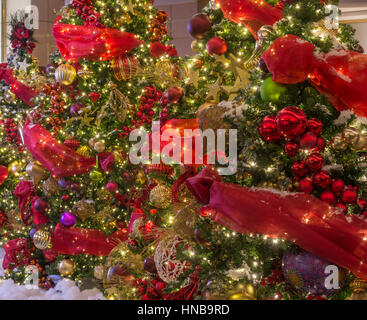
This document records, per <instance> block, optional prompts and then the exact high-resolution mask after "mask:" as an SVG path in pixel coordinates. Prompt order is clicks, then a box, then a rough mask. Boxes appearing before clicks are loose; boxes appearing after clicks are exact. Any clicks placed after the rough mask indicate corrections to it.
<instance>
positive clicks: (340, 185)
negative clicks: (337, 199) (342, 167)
mask: <svg viewBox="0 0 367 320" xmlns="http://www.w3.org/2000/svg"><path fill="white" fill-rule="evenodd" d="M344 187H345V185H344V181H343V180H342V179H337V180H334V181H333V182H332V184H331V191H333V192H334V193H339V192H342V191H343V190H344Z"/></svg>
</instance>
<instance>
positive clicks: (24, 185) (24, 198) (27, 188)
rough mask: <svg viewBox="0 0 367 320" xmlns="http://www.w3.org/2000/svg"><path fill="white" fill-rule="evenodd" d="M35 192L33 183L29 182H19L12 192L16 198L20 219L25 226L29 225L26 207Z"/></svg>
mask: <svg viewBox="0 0 367 320" xmlns="http://www.w3.org/2000/svg"><path fill="white" fill-rule="evenodd" d="M34 192H35V189H34V186H33V183H32V182H31V181H26V180H21V181H19V183H18V185H17V187H16V188H15V190H14V195H15V196H16V197H17V198H18V205H19V208H20V213H21V219H22V222H23V223H24V224H25V225H29V224H30V223H31V222H30V218H31V217H30V216H26V207H27V205H28V204H30V203H31V199H32V196H33V194H34Z"/></svg>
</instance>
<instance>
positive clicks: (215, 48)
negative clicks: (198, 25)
mask: <svg viewBox="0 0 367 320" xmlns="http://www.w3.org/2000/svg"><path fill="white" fill-rule="evenodd" d="M206 51H207V52H208V54H209V55H211V56H212V55H213V54H216V55H218V56H221V55H223V54H225V53H226V52H227V43H226V41H225V40H224V39H222V38H220V37H214V38H211V39H210V40H209V41H208V42H207V44H206Z"/></svg>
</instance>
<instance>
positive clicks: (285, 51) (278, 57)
mask: <svg viewBox="0 0 367 320" xmlns="http://www.w3.org/2000/svg"><path fill="white" fill-rule="evenodd" d="M314 49H315V46H314V45H313V44H311V43H309V42H307V41H304V40H302V39H301V38H299V37H297V36H295V35H287V36H283V37H280V38H278V39H277V40H275V41H274V43H273V44H272V46H271V47H270V48H269V49H268V50H267V51H266V52H265V53H264V54H263V56H262V57H263V58H264V60H265V62H266V65H267V67H268V69H269V71H270V72H271V73H272V75H273V80H274V81H277V82H280V83H287V84H295V83H299V82H303V81H305V80H307V79H309V80H310V81H311V84H312V85H313V86H314V87H315V88H316V89H317V90H318V91H319V92H320V93H323V94H325V95H327V97H328V98H329V100H330V102H331V103H332V104H333V105H334V107H335V108H336V109H337V110H339V111H342V110H346V109H347V110H351V111H353V112H354V113H355V114H356V115H359V116H363V117H367V90H366V87H367V54H361V53H358V52H354V51H348V50H334V51H331V52H329V53H314Z"/></svg>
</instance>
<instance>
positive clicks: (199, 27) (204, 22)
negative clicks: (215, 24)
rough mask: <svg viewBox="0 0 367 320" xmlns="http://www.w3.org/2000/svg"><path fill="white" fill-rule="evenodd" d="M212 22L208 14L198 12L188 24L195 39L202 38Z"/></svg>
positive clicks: (188, 28)
mask: <svg viewBox="0 0 367 320" xmlns="http://www.w3.org/2000/svg"><path fill="white" fill-rule="evenodd" d="M211 26H212V22H211V21H210V19H209V17H208V16H207V15H206V14H203V13H198V14H196V15H194V16H193V17H192V18H191V19H190V21H189V23H188V24H187V30H188V31H189V33H190V34H191V36H192V37H194V38H195V39H198V40H201V39H203V38H204V35H205V33H206V32H207V31H209V30H210V28H211Z"/></svg>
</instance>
